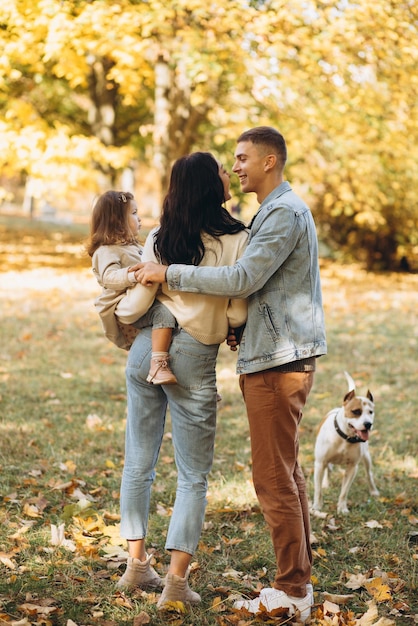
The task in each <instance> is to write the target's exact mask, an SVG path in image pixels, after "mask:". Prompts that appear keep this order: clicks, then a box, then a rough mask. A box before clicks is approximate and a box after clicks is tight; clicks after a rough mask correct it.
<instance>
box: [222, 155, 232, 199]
mask: <svg viewBox="0 0 418 626" xmlns="http://www.w3.org/2000/svg"><path fill="white" fill-rule="evenodd" d="M219 178H220V179H221V181H222V184H223V186H224V198H225V202H226V201H227V200H230V199H231V197H232V196H231V194H230V192H229V186H230V184H231V180H230V178H231V176H230V174H229V172H227V171H226V169H225V168H224V166H223V165H222V164H221V163H219Z"/></svg>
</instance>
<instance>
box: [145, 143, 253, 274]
mask: <svg viewBox="0 0 418 626" xmlns="http://www.w3.org/2000/svg"><path fill="white" fill-rule="evenodd" d="M224 202H225V197H224V186H223V183H222V180H221V178H220V176H219V165H218V163H217V161H216V159H215V158H214V157H213V156H212V155H211V154H210V153H209V152H193V153H192V154H189V155H187V156H184V157H181V158H180V159H178V160H177V161H176V162H175V163H174V165H173V168H172V170H171V176H170V184H169V188H168V192H167V195H166V197H165V199H164V203H163V210H162V215H161V219H160V228H159V229H158V232H157V233H156V235H155V241H154V250H155V253H156V255H157V258H159V259H160V260H161V262H162V263H164V264H166V265H169V264H170V263H186V264H188V265H190V264H191V265H199V263H200V262H201V260H202V259H203V256H204V254H205V246H204V243H203V239H202V235H203V234H205V233H207V234H208V235H212V236H213V237H215V238H216V239H218V238H219V237H220V236H221V235H225V234H235V233H238V232H240V231H241V230H244V228H245V225H244V224H243V223H242V222H240V221H239V220H237V219H235V218H234V217H232V215H230V213H228V211H227V210H226V209H225V207H224V206H223V203H224Z"/></svg>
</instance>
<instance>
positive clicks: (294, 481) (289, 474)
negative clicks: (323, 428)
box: [240, 369, 314, 597]
mask: <svg viewBox="0 0 418 626" xmlns="http://www.w3.org/2000/svg"><path fill="white" fill-rule="evenodd" d="M313 376H314V374H313V372H286V373H284V372H277V371H274V370H273V369H270V370H265V371H263V372H256V373H254V374H243V375H241V377H240V386H241V391H242V394H243V396H244V400H245V404H246V407H247V414H248V421H249V425H250V434H251V451H252V461H253V470H252V471H253V480H254V487H255V490H256V493H257V497H258V500H259V502H260V505H261V508H262V511H263V515H264V518H265V520H266V522H267V524H268V527H269V529H270V534H271V538H272V542H273V547H274V551H275V554H276V562H277V573H276V577H275V580H274V585H273V586H274V587H275V588H277V589H280V590H281V591H284V592H285V593H287V594H288V595H291V596H296V597H303V596H305V594H306V583H309V581H310V576H311V567H312V551H311V545H310V540H309V539H310V537H309V536H310V521H309V506H308V498H307V493H306V484H305V479H304V476H303V473H302V469H301V467H300V466H299V463H298V454H299V435H298V426H299V423H300V421H301V419H302V410H303V407H304V406H305V402H306V399H307V397H308V394H309V392H310V390H311V387H312V383H313Z"/></svg>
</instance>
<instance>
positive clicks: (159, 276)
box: [135, 261, 168, 287]
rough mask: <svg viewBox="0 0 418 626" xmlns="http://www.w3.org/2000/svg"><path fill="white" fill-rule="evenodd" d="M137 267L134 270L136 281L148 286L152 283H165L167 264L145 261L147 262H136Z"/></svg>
mask: <svg viewBox="0 0 418 626" xmlns="http://www.w3.org/2000/svg"><path fill="white" fill-rule="evenodd" d="M135 267H137V268H138V269H136V271H135V278H136V280H137V282H138V283H141V284H142V285H145V286H146V287H149V286H150V285H153V284H154V283H165V273H166V271H167V269H168V266H167V265H160V264H159V263H153V262H152V261H147V263H138V264H137V266H135Z"/></svg>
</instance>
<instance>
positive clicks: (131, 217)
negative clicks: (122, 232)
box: [128, 200, 141, 235]
mask: <svg viewBox="0 0 418 626" xmlns="http://www.w3.org/2000/svg"><path fill="white" fill-rule="evenodd" d="M128 211H129V214H128V224H129V228H130V229H131V231H132V232H133V234H134V235H136V234H137V233H138V232H139V229H140V228H141V218H140V217H139V215H138V207H137V204H136V202H135V200H131V201H130V203H129V209H128Z"/></svg>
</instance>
